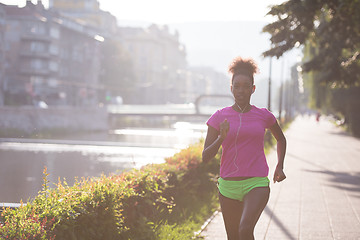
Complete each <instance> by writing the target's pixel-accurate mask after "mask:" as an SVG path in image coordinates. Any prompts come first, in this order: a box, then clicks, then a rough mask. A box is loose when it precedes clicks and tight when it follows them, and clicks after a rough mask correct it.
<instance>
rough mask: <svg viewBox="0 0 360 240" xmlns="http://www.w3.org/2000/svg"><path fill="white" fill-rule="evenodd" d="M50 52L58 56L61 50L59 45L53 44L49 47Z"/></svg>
mask: <svg viewBox="0 0 360 240" xmlns="http://www.w3.org/2000/svg"><path fill="white" fill-rule="evenodd" d="M49 51H50V53H51V54H53V55H58V54H59V48H58V46H57V45H54V44H51V45H50V47H49Z"/></svg>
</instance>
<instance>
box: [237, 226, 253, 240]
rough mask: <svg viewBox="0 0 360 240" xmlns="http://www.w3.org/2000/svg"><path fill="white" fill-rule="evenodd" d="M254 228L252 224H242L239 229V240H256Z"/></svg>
mask: <svg viewBox="0 0 360 240" xmlns="http://www.w3.org/2000/svg"><path fill="white" fill-rule="evenodd" d="M254 228H255V226H253V225H251V224H246V223H245V224H241V225H240V227H239V239H244V240H245V239H246V240H248V239H254Z"/></svg>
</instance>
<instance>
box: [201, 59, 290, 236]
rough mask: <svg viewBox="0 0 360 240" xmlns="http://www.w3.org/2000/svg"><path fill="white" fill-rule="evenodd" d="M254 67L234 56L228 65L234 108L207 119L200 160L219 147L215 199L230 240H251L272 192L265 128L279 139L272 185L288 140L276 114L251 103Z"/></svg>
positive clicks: (280, 170)
mask: <svg viewBox="0 0 360 240" xmlns="http://www.w3.org/2000/svg"><path fill="white" fill-rule="evenodd" d="M257 69H258V67H257V65H256V63H255V62H254V61H253V60H252V59H243V58H240V57H238V58H235V59H234V60H233V62H232V63H231V64H230V66H229V72H230V73H231V74H232V79H231V87H230V89H231V92H232V95H233V96H234V104H233V105H232V106H229V107H225V108H222V109H219V110H217V111H216V112H215V113H214V114H213V115H212V116H211V117H210V118H209V120H208V121H207V123H206V124H207V125H208V130H207V136H206V139H205V144H204V150H203V154H202V158H203V161H204V162H208V161H210V160H211V159H212V158H214V156H215V155H216V154H217V152H218V150H219V148H220V146H222V156H221V163H220V177H219V179H218V189H219V201H220V206H221V211H222V214H223V218H224V223H225V229H226V233H227V237H228V239H229V240H239V239H241V240H250V239H254V228H255V225H256V222H257V221H258V219H259V217H260V215H261V213H262V211H263V210H264V208H265V206H266V204H267V202H268V199H269V194H270V188H269V182H270V181H269V179H268V173H269V167H268V164H267V161H266V158H265V154H264V134H265V130H266V129H270V131H271V133H272V134H273V136H274V137H275V139H276V140H277V155H278V163H277V166H276V169H275V172H274V176H273V181H274V182H281V181H283V180H284V179H285V178H286V176H285V174H284V171H283V166H284V157H285V152H286V139H285V136H284V134H283V131H282V130H281V128H280V126H279V124H278V122H277V120H276V118H275V117H274V115H273V114H272V113H271V112H270V111H268V110H267V109H266V108H258V107H256V106H254V105H251V104H250V98H251V95H252V94H253V93H254V91H255V85H254V74H255V73H257Z"/></svg>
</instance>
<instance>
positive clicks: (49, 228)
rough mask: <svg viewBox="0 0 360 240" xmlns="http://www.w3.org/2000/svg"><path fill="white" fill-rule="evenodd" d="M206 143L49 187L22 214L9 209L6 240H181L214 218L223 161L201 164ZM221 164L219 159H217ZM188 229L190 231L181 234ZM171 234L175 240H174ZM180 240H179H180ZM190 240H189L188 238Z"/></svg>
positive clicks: (1, 230) (2, 227)
mask: <svg viewBox="0 0 360 240" xmlns="http://www.w3.org/2000/svg"><path fill="white" fill-rule="evenodd" d="M202 146H203V145H202V143H198V144H195V145H192V146H190V147H188V148H186V149H184V150H182V151H180V152H179V153H177V154H175V155H174V156H173V157H170V158H167V159H166V162H165V163H163V164H155V165H147V166H145V167H144V168H142V169H141V170H136V169H133V170H131V171H128V172H124V173H122V174H120V175H109V176H104V175H103V176H101V177H99V178H82V179H80V180H77V181H76V182H75V184H74V185H73V186H68V185H67V183H66V182H65V181H60V180H59V182H58V183H57V185H56V188H49V187H48V180H47V175H48V174H47V172H46V169H45V170H44V184H43V189H42V191H40V192H39V194H38V196H37V197H35V198H34V199H31V200H29V201H28V203H27V204H26V205H23V206H21V207H19V208H18V209H15V210H11V209H4V210H3V211H2V213H1V217H0V238H1V239H67V240H72V239H86V240H91V239H139V240H140V239H147V240H149V239H176V238H172V237H171V236H170V235H173V236H175V234H176V236H178V237H179V234H182V233H181V232H184V233H183V234H184V236H188V235H189V234H190V233H189V231H190V230H191V231H192V232H193V231H196V230H198V229H196V228H199V226H201V224H202V223H203V222H204V220H205V219H206V218H207V217H208V216H209V215H211V213H212V212H213V210H214V208H216V207H217V204H215V202H216V201H215V196H216V185H215V184H214V181H215V179H216V174H217V172H218V169H219V161H212V162H211V163H210V164H203V163H202V162H201V151H202ZM217 160H218V158H217ZM181 229H187V230H181ZM169 234H170V235H169ZM178 239H179V238H178ZM185 239H187V237H185Z"/></svg>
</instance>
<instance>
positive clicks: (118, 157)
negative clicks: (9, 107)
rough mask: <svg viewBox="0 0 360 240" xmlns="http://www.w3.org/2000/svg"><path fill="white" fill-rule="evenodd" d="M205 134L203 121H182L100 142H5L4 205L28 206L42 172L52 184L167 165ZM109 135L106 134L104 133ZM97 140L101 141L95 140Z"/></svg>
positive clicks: (0, 171)
mask: <svg viewBox="0 0 360 240" xmlns="http://www.w3.org/2000/svg"><path fill="white" fill-rule="evenodd" d="M205 133H206V125H205V124H204V123H189V122H177V123H175V124H173V125H172V126H171V127H170V128H124V129H116V130H112V131H110V132H109V133H106V134H105V135H107V136H106V138H105V139H104V137H103V136H102V137H101V138H99V139H101V141H99V140H97V141H96V140H94V138H93V137H92V138H93V139H92V140H91V141H89V140H87V139H86V138H82V139H71V140H39V139H36V140H34V139H20V140H19V139H1V140H0V203H1V202H8V203H18V202H20V201H21V200H22V201H23V202H27V201H28V200H29V199H31V198H33V197H34V196H36V195H37V193H38V192H39V191H40V190H41V188H42V183H43V170H44V168H45V167H46V168H47V172H48V173H49V176H48V180H50V182H51V183H57V182H58V179H66V182H67V183H68V184H69V185H72V184H73V183H74V181H75V178H81V177H99V176H101V174H105V175H109V174H116V173H121V172H123V171H125V170H128V169H131V168H140V167H141V166H144V165H146V164H149V163H162V162H164V159H165V158H166V157H170V156H172V155H174V154H175V153H176V152H178V151H179V150H180V149H182V148H185V147H187V146H188V145H189V144H192V143H195V142H197V141H199V139H200V138H201V137H204V136H205ZM103 135H104V134H103ZM95 139H96V138H95Z"/></svg>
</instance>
